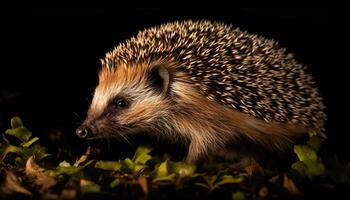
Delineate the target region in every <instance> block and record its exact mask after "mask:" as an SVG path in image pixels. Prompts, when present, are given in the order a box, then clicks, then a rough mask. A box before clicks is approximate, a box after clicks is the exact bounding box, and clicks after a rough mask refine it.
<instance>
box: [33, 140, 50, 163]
mask: <svg viewBox="0 0 350 200" xmlns="http://www.w3.org/2000/svg"><path fill="white" fill-rule="evenodd" d="M30 151H31V154H32V155H34V158H35V160H42V159H43V158H46V157H47V156H49V155H50V154H48V153H46V151H45V149H44V148H43V147H41V146H40V145H39V144H34V146H32V147H31V148H30Z"/></svg>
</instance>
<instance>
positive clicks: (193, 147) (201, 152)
mask: <svg viewBox="0 0 350 200" xmlns="http://www.w3.org/2000/svg"><path fill="white" fill-rule="evenodd" d="M206 154H207V149H206V147H205V145H204V143H203V142H201V141H199V140H192V141H191V143H190V146H189V148H188V153H187V158H186V162H187V163H191V164H195V163H197V162H198V161H199V160H200V159H201V158H203V157H204V156H205V155H206Z"/></svg>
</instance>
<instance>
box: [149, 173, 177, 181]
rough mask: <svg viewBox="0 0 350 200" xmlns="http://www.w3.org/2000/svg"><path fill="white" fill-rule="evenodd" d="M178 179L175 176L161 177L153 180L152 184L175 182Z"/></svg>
mask: <svg viewBox="0 0 350 200" xmlns="http://www.w3.org/2000/svg"><path fill="white" fill-rule="evenodd" d="M175 178H176V175H175V174H169V175H167V176H160V177H156V178H154V179H153V180H152V182H169V183H171V182H173V181H174V180H175Z"/></svg>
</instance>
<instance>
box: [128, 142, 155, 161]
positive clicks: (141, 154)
mask: <svg viewBox="0 0 350 200" xmlns="http://www.w3.org/2000/svg"><path fill="white" fill-rule="evenodd" d="M151 151H152V148H150V147H147V146H139V147H138V148H137V149H136V152H135V155H134V158H133V159H132V160H133V162H134V163H140V164H146V162H147V161H148V160H150V159H151V158H152V156H150V155H148V153H150V152H151Z"/></svg>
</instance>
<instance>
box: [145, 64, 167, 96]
mask: <svg viewBox="0 0 350 200" xmlns="http://www.w3.org/2000/svg"><path fill="white" fill-rule="evenodd" d="M149 80H150V82H151V86H152V87H154V88H156V89H157V90H159V91H160V92H161V93H167V92H168V89H169V82H170V76H169V71H168V70H167V69H166V68H165V67H162V66H156V67H154V68H153V69H152V70H151V71H150V73H149Z"/></svg>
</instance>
